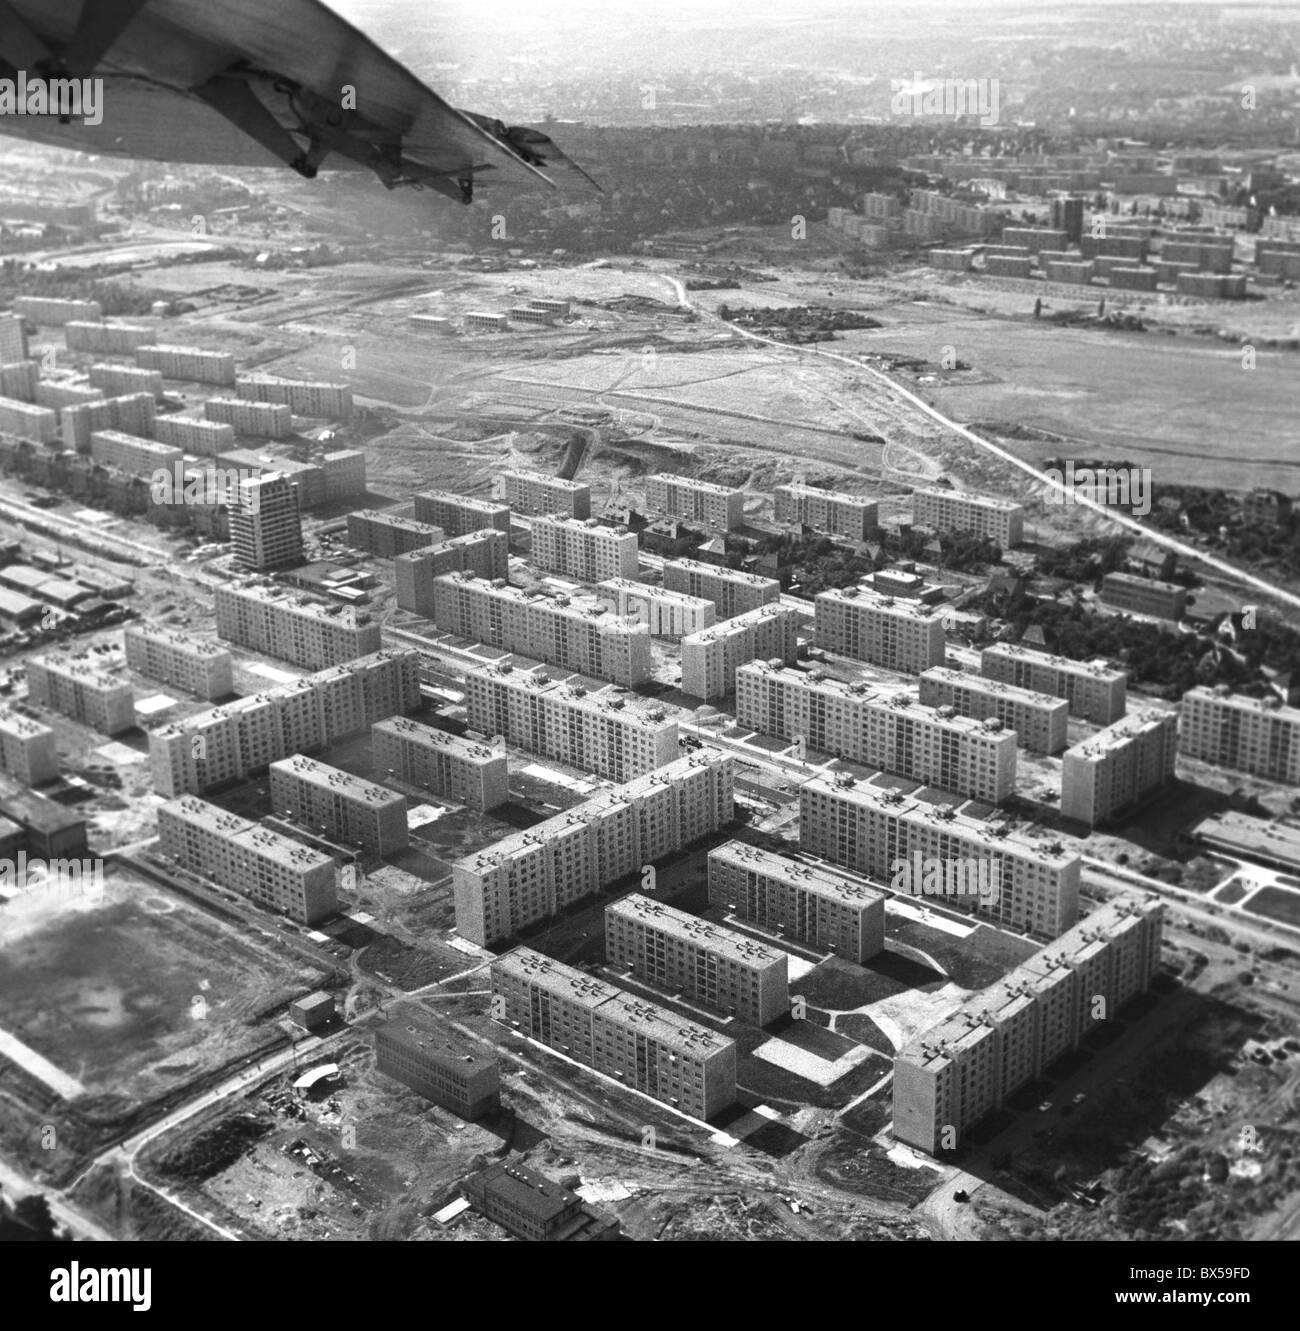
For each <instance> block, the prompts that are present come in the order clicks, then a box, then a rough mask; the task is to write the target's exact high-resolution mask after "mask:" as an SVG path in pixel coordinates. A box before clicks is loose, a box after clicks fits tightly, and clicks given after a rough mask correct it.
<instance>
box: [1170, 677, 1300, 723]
mask: <svg viewBox="0 0 1300 1331" xmlns="http://www.w3.org/2000/svg"><path fill="white" fill-rule="evenodd" d="M1188 698H1197V699H1204V700H1205V701H1206V702H1211V703H1214V704H1216V705H1217V706H1220V707H1233V708H1236V709H1237V710H1238V711H1243V712H1258V713H1260V714H1262V715H1266V716H1272V717H1276V718H1277V719H1278V720H1279V721H1286V722H1288V723H1289V724H1291V725H1295V724H1296V723H1297V722H1300V707H1290V706H1288V705H1287V704H1286V703H1284V702H1283V701H1282V700H1281V698H1278V697H1277V696H1276V695H1270V696H1269V697H1267V698H1252V697H1250V695H1249V694H1245V693H1229V692H1225V691H1224V686H1223V685H1217V686H1214V687H1211V686H1210V685H1208V684H1198V685H1197V687H1196V688H1194V689H1188V690H1187V692H1186V693H1184V694H1183V701H1184V702H1186V701H1187V699H1188Z"/></svg>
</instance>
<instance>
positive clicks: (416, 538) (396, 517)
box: [348, 508, 446, 559]
mask: <svg viewBox="0 0 1300 1331" xmlns="http://www.w3.org/2000/svg"><path fill="white" fill-rule="evenodd" d="M445 536H446V533H445V532H444V531H443V530H442V528H441V527H435V526H434V525H433V524H432V523H431V522H419V521H417V520H416V519H415V518H404V517H402V516H401V515H400V514H398V513H385V512H383V511H382V510H381V509H375V508H367V509H362V510H361V511H359V512H355V513H349V514H348V544H349V545H351V546H354V547H355V548H356V549H358V550H364V551H365V552H366V553H367V554H371V555H376V556H378V557H379V558H380V559H396V558H397V556H398V555H405V554H410V552H411V551H412V550H423V549H424V548H425V547H426V546H430V545H437V544H438V543H439V542H440V541H442V540H443V539H444V538H445Z"/></svg>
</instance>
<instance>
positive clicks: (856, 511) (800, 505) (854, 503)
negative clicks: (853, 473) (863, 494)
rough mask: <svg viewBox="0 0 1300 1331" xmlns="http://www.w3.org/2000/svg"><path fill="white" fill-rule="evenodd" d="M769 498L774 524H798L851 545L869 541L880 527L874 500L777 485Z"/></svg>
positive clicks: (829, 491) (813, 488)
mask: <svg viewBox="0 0 1300 1331" xmlns="http://www.w3.org/2000/svg"><path fill="white" fill-rule="evenodd" d="M772 496H773V498H774V500H775V501H776V502H775V507H776V520H777V521H778V522H790V523H798V524H799V525H800V526H802V527H811V528H812V529H813V531H820V532H826V533H828V534H829V535H831V536H846V537H848V539H849V540H851V541H866V540H869V539H870V538H871V536H872V535H873V534H874V532H875V531H876V529H877V527H879V525H880V523H879V521H878V513H879V507H880V506H879V505H878V504H877V503H876V501H875V500H874V499H862V498H859V496H857V495H845V494H836V493H835V492H834V491H833V490H818V489H816V488H815V487H813V486H811V485H778V486H776V487H775V489H773V491H772Z"/></svg>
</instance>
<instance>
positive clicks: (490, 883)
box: [452, 751, 735, 947]
mask: <svg viewBox="0 0 1300 1331" xmlns="http://www.w3.org/2000/svg"><path fill="white" fill-rule="evenodd" d="M733 779H734V772H733V763H732V760H731V759H730V758H728V757H724V756H722V755H721V754H716V753H706V752H704V751H700V752H697V753H693V754H690V755H689V756H687V757H685V758H679V759H677V761H676V762H672V763H669V764H668V765H667V766H665V767H660V768H658V769H657V770H656V771H653V772H650V773H648V774H647V775H645V776H641V777H637V778H636V779H635V780H633V781H629V782H628V783H627V784H626V785H622V786H618V787H616V788H615V789H613V790H606V791H602V792H600V793H599V794H597V795H594V796H592V798H591V799H589V800H587V801H585V802H584V803H582V804H579V805H576V806H575V807H574V808H572V809H569V810H567V811H566V812H565V813H561V814H557V815H556V816H555V817H554V818H548V819H547V820H546V821H545V822H543V823H538V824H537V825H536V826H535V827H531V828H529V829H528V830H527V831H524V832H516V833H515V834H514V835H513V836H508V837H503V838H502V839H501V840H500V841H498V842H496V843H495V844H494V845H493V846H492V847H490V848H489V849H487V850H484V851H481V852H479V853H478V854H477V855H468V856H466V857H465V858H464V859H462V860H458V861H457V862H456V864H455V865H454V866H453V867H452V883H453V887H454V891H455V898H456V928H457V930H458V931H459V933H460V934H461V935H462V937H464V938H467V939H469V940H470V941H471V942H474V943H478V944H479V946H481V947H485V946H487V945H488V944H489V943H493V942H496V941H498V940H501V939H506V938H509V937H511V936H512V935H514V934H517V933H518V932H519V931H520V930H521V929H524V928H526V927H527V926H528V925H530V924H533V923H535V922H536V921H538V920H544V919H547V918H549V917H550V916H552V915H555V914H558V913H559V912H560V911H562V910H564V909H565V907H566V906H569V905H571V904H572V903H573V902H575V901H581V900H582V899H583V898H585V897H589V896H591V895H593V893H596V892H599V891H600V890H601V889H602V888H604V887H608V886H609V885H610V884H611V883H615V882H617V881H618V880H619V879H620V878H623V877H624V876H625V875H627V874H630V873H633V872H640V870H641V868H642V867H643V866H644V865H647V864H652V863H654V862H655V861H656V860H658V859H662V858H663V857H664V856H666V855H672V854H676V853H677V852H678V851H680V850H682V849H684V848H685V847H686V846H689V845H690V844H691V843H692V842H695V841H698V840H699V839H700V838H701V837H703V836H708V835H710V834H711V833H713V832H716V831H718V830H719V828H722V827H725V826H727V825H728V824H729V823H730V822H731V821H732V819H733V818H734V817H735V807H734V802H733V799H732V783H733Z"/></svg>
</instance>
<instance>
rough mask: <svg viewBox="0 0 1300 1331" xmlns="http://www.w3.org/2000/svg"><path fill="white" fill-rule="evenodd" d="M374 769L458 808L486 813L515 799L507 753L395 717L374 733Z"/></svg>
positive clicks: (381, 723)
mask: <svg viewBox="0 0 1300 1331" xmlns="http://www.w3.org/2000/svg"><path fill="white" fill-rule="evenodd" d="M370 737H371V743H372V746H373V750H374V770H375V772H376V773H377V774H378V775H380V776H384V775H387V776H389V777H392V778H393V779H394V780H397V781H402V782H404V783H405V784H406V785H408V786H418V787H420V788H421V789H424V790H431V791H433V792H434V793H435V794H438V795H441V796H443V797H444V798H445V799H449V800H451V801H452V802H453V803H456V804H463V805H465V806H466V807H467V808H470V809H477V810H480V811H484V810H487V809H495V808H497V807H498V806H499V805H502V804H505V803H506V802H507V801H508V800H509V799H510V772H509V767H508V764H507V760H506V755H505V753H504V752H503V751H501V750H498V749H493V748H489V747H488V745H486V744H479V743H475V742H474V741H473V740H467V739H462V738H461V737H460V736H459V735H451V734H448V732H447V731H445V730H435V729H434V727H433V726H426V725H423V724H422V723H421V722H419V721H412V720H411V718H410V717H408V716H393V717H389V718H388V719H387V720H386V721H379V722H377V723H376V724H375V725H373V726H372V727H371V728H370Z"/></svg>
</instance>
